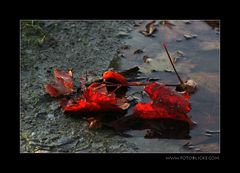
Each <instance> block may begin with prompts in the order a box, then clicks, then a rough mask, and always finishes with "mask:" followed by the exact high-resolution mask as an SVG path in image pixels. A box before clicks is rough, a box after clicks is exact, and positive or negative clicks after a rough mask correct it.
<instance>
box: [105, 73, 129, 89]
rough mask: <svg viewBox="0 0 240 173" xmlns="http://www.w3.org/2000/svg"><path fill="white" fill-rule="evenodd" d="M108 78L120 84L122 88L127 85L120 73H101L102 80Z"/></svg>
mask: <svg viewBox="0 0 240 173" xmlns="http://www.w3.org/2000/svg"><path fill="white" fill-rule="evenodd" d="M110 78H111V79H115V80H117V81H118V82H119V83H120V84H122V85H124V86H126V85H128V82H127V79H126V78H125V77H124V76H123V75H121V74H120V73H117V72H114V71H106V72H104V73H103V79H104V80H108V79H110Z"/></svg>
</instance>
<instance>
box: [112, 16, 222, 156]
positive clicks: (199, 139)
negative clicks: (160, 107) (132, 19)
mask: <svg viewBox="0 0 240 173" xmlns="http://www.w3.org/2000/svg"><path fill="white" fill-rule="evenodd" d="M148 22H150V21H136V24H135V29H134V30H133V31H132V32H131V34H130V35H131V38H130V39H126V40H125V43H126V45H127V46H125V47H124V49H122V51H121V58H120V59H118V61H116V60H115V61H116V62H117V63H112V64H111V66H112V67H113V68H115V69H118V70H124V69H128V68H130V67H132V66H136V65H137V66H139V67H140V70H141V71H142V72H143V73H144V74H142V75H141V76H144V77H148V78H154V79H157V78H158V79H159V80H158V81H159V82H163V83H167V84H176V83H179V82H178V79H177V77H176V74H175V73H174V72H173V68H172V67H171V66H170V62H169V60H168V59H167V54H166V52H165V51H164V49H163V48H162V45H161V44H162V42H165V43H166V44H167V47H168V49H169V51H170V54H171V55H172V57H175V58H176V61H175V65H176V69H177V71H178V72H179V74H180V76H181V77H182V79H183V80H184V81H185V80H187V79H193V80H194V81H196V82H197V83H198V90H197V92H196V93H195V94H193V95H192V97H191V99H190V102H191V104H192V110H191V111H190V113H189V115H190V116H191V117H192V119H193V120H194V121H196V122H197V126H196V127H195V128H194V129H193V130H191V133H190V136H191V139H190V140H167V139H143V136H144V132H142V131H132V132H130V134H132V135H133V136H135V137H134V138H129V139H128V141H130V142H133V143H135V144H136V145H137V146H138V147H139V151H140V152H219V151H220V144H219V139H220V136H219V135H220V133H219V132H220V130H219V129H220V112H219V105H220V98H219V96H220V95H219V94H220V69H219V65H220V36H219V25H218V27H212V25H209V24H208V23H206V22H204V21H190V22H189V21H169V22H170V23H171V24H173V25H171V27H168V26H166V25H164V24H162V23H161V22H160V21H156V27H157V31H156V32H155V33H154V34H153V36H152V37H151V36H150V37H145V36H144V35H143V34H141V33H140V32H139V31H141V30H144V29H145V25H146V24H147V23H148ZM186 34H187V35H194V37H192V38H190V39H188V38H185V37H184V35H186ZM137 49H141V50H142V52H139V53H135V54H134V52H135V51H136V50H137ZM177 52H178V53H177ZM179 52H180V53H179ZM144 56H147V57H148V60H149V61H148V62H146V61H145V62H144V58H143V57H144ZM133 90H134V89H133ZM138 97H141V96H139V95H138ZM143 101H144V100H143ZM208 130H214V131H216V132H215V133H211V134H209V132H207V133H206V131H208ZM185 144H187V145H186V146H184V147H183V145H185ZM167 146H168V147H167Z"/></svg>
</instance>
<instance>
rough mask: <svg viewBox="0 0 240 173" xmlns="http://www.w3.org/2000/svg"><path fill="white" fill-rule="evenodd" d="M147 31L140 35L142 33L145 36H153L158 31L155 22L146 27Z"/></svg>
mask: <svg viewBox="0 0 240 173" xmlns="http://www.w3.org/2000/svg"><path fill="white" fill-rule="evenodd" d="M145 28H146V31H140V33H142V34H143V35H144V36H147V37H149V36H151V35H152V34H153V33H154V32H155V31H156V30H157V28H156V26H155V20H154V21H152V22H149V23H148V24H147V25H146V26H145Z"/></svg>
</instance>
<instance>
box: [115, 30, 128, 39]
mask: <svg viewBox="0 0 240 173" xmlns="http://www.w3.org/2000/svg"><path fill="white" fill-rule="evenodd" d="M117 36H118V37H120V38H122V37H128V33H126V32H123V31H120V32H119V33H118V34H117Z"/></svg>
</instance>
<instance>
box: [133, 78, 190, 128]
mask: <svg viewBox="0 0 240 173" xmlns="http://www.w3.org/2000/svg"><path fill="white" fill-rule="evenodd" d="M144 90H145V92H146V93H147V94H148V95H149V97H150V98H151V99H152V102H150V103H138V104H137V105H136V106H135V108H134V110H133V113H134V115H135V116H137V117H139V118H142V119H161V118H170V119H177V120H182V121H187V122H189V125H190V126H191V125H192V123H191V120H190V118H189V117H188V115H187V113H188V112H189V111H190V110H191V106H190V103H189V101H188V99H189V98H190V97H189V95H188V94H186V93H184V94H183V95H181V94H180V93H178V92H176V91H174V90H172V89H170V88H169V87H167V86H165V85H164V84H161V83H156V82H153V83H149V84H147V85H146V86H145V89H144Z"/></svg>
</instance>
